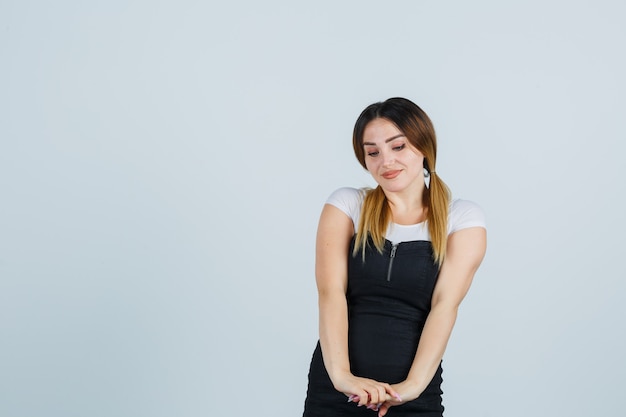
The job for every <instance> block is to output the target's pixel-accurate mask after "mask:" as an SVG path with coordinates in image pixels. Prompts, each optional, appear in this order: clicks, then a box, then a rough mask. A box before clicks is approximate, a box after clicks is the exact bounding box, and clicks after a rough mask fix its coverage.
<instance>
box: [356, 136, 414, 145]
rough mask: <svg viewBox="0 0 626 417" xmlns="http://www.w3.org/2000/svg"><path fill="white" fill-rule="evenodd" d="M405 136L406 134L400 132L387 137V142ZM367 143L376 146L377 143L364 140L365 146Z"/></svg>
mask: <svg viewBox="0 0 626 417" xmlns="http://www.w3.org/2000/svg"><path fill="white" fill-rule="evenodd" d="M403 136H404V134H403V133H400V134H399V135H395V136H392V137H390V138H389V139H385V143H389V142H391V141H392V140H394V139H398V138H401V137H403ZM365 145H368V146H376V144H375V143H372V142H363V146H365Z"/></svg>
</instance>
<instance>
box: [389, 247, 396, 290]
mask: <svg viewBox="0 0 626 417" xmlns="http://www.w3.org/2000/svg"><path fill="white" fill-rule="evenodd" d="M397 249H398V244H397V243H396V244H395V245H393V246H392V247H391V254H390V255H389V268H388V269H387V282H389V281H391V267H392V266H393V258H395V257H396V250H397Z"/></svg>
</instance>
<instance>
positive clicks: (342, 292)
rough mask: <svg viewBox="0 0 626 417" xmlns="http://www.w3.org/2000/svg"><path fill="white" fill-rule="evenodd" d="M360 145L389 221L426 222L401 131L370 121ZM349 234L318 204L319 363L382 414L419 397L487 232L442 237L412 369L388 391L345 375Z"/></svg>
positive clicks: (418, 163) (414, 160)
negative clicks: (437, 268) (437, 269)
mask: <svg viewBox="0 0 626 417" xmlns="http://www.w3.org/2000/svg"><path fill="white" fill-rule="evenodd" d="M363 143H364V148H365V152H366V166H367V169H368V171H369V172H370V174H371V175H372V177H373V178H374V180H375V181H376V182H377V183H378V184H379V185H380V186H381V187H382V189H383V191H384V193H385V195H386V197H387V199H388V201H389V206H390V208H391V213H392V220H393V221H394V222H395V223H399V224H415V223H419V222H422V221H424V220H425V218H426V214H427V209H426V208H425V207H424V206H423V202H422V195H423V191H424V187H425V184H424V173H423V159H424V157H423V155H422V154H421V153H420V152H419V151H418V150H417V149H415V148H414V147H412V146H411V145H410V144H409V142H408V141H407V140H406V138H405V137H404V136H403V135H402V132H400V131H399V130H398V128H397V127H396V126H395V125H394V124H393V123H391V122H389V121H388V120H385V119H374V120H372V121H371V122H370V123H369V124H368V125H367V126H366V128H365V131H364V135H363ZM353 234H354V224H353V223H352V220H351V219H350V218H349V217H348V216H347V215H346V214H345V213H343V212H342V211H341V210H339V209H338V208H336V207H334V206H332V205H328V204H327V205H325V206H324V209H323V210H322V214H321V216H320V221H319V226H318V232H317V242H316V263H315V269H316V271H315V274H316V282H317V288H318V294H319V299H318V300H319V314H320V316H319V323H320V329H319V331H320V343H321V347H322V355H323V358H324V365H325V366H326V370H327V371H328V374H329V376H330V379H331V381H332V383H333V385H334V387H335V389H337V390H338V391H340V392H342V393H344V394H346V396H347V397H349V400H350V401H353V402H355V403H357V404H358V405H359V406H366V407H368V408H371V409H374V410H377V411H378V414H379V416H381V417H382V416H384V415H385V414H386V413H387V411H388V410H389V408H390V407H392V406H395V405H399V404H402V402H403V401H411V400H413V399H415V398H417V397H419V395H420V394H421V393H422V392H423V391H424V389H425V388H426V386H427V385H428V383H429V382H430V381H431V380H432V378H433V375H434V374H435V371H436V369H437V367H438V365H439V363H440V361H441V359H442V357H443V353H444V351H445V348H446V345H447V343H448V339H449V337H450V334H451V332H452V328H453V326H454V323H455V320H456V316H457V311H458V307H459V305H460V303H461V301H462V300H463V298H464V297H465V295H466V294H467V291H468V290H469V287H470V285H471V282H472V279H473V277H474V274H475V272H476V270H477V269H478V267H479V265H480V263H481V261H482V259H483V257H484V254H485V250H486V231H485V229H484V228H481V227H473V228H468V229H463V230H460V231H457V232H455V233H453V234H451V235H449V236H448V241H447V253H446V258H445V260H444V262H443V264H442V266H441V270H440V273H439V278H438V280H437V284H436V286H435V290H434V293H433V298H432V307H431V311H430V313H429V315H428V318H427V320H426V324H425V327H424V330H423V332H422V336H421V338H420V342H419V346H418V349H417V353H416V355H415V359H414V360H413V364H412V366H411V369H410V371H409V375H408V377H407V379H406V380H405V381H403V382H401V383H399V384H394V385H390V384H387V383H386V382H385V381H375V380H371V379H367V378H361V377H359V376H358V375H353V374H352V373H351V372H350V363H349V360H348V309H347V303H346V290H347V284H348V277H347V262H348V256H349V255H348V252H349V244H350V239H351V238H352V235H353Z"/></svg>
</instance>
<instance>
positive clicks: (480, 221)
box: [448, 199, 487, 234]
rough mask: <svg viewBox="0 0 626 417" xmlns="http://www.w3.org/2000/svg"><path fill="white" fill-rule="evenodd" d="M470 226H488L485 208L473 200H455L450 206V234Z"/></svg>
mask: <svg viewBox="0 0 626 417" xmlns="http://www.w3.org/2000/svg"><path fill="white" fill-rule="evenodd" d="M470 227H483V228H486V227H487V224H486V222H485V213H484V211H483V209H482V208H481V207H480V206H479V205H478V204H476V203H474V202H472V201H468V200H460V199H455V200H453V201H452V204H451V206H450V215H449V220H448V234H452V233H454V232H458V231H459V230H463V229H468V228H470Z"/></svg>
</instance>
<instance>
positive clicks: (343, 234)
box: [315, 204, 397, 405]
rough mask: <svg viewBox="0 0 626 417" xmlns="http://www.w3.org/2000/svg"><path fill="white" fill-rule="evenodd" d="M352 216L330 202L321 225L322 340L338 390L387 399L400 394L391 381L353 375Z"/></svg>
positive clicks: (363, 398)
mask: <svg viewBox="0 0 626 417" xmlns="http://www.w3.org/2000/svg"><path fill="white" fill-rule="evenodd" d="M353 234H354V225H353V223H352V220H351V219H350V218H349V217H348V216H347V215H346V214H345V213H343V212H342V211H341V210H339V209H338V208H337V207H335V206H332V205H330V204H326V205H325V206H324V209H323V210H322V215H321V217H320V222H319V226H318V229H317V243H316V254H315V278H316V282H317V289H318V294H319V325H320V329H319V332H320V344H321V347H322V356H323V358H324V366H325V367H326V371H327V372H328V375H329V376H330V379H331V381H332V383H333V386H334V387H335V389H336V390H337V391H340V392H343V393H344V394H346V395H348V396H351V395H354V396H357V397H358V398H359V400H358V402H359V405H365V404H377V403H381V402H383V401H385V399H386V398H387V394H389V395H391V396H392V397H393V396H394V395H395V396H397V394H396V393H395V391H394V390H393V389H391V387H390V386H389V384H386V383H380V382H377V381H374V380H370V379H367V378H359V377H356V376H354V375H352V373H351V371H350V361H349V357H348V305H347V301H346V290H347V288H348V256H350V254H349V251H350V240H351V239H352V235H353Z"/></svg>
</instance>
